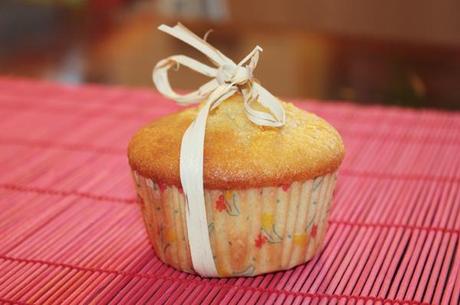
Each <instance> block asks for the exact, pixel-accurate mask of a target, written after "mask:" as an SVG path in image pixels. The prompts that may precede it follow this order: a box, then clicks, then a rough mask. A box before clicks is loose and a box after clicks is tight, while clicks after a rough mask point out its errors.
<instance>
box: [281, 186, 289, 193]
mask: <svg viewBox="0 0 460 305" xmlns="http://www.w3.org/2000/svg"><path fill="white" fill-rule="evenodd" d="M290 187H291V185H290V184H281V189H282V190H283V191H285V192H287V191H288V190H289V188H290Z"/></svg>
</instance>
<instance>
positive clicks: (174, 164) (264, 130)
mask: <svg viewBox="0 0 460 305" xmlns="http://www.w3.org/2000/svg"><path fill="white" fill-rule="evenodd" d="M282 104H283V107H284V109H285V112H286V124H285V125H284V126H283V127H280V128H277V127H263V126H258V125H256V124H254V123H252V122H251V121H250V120H249V119H248V118H247V116H246V114H245V113H244V107H243V98H242V96H241V95H239V94H236V95H234V96H232V97H231V98H229V99H227V100H226V101H224V102H223V103H222V104H221V105H220V106H219V107H217V108H216V109H214V110H212V111H211V112H210V114H209V117H208V120H207V124H206V136H205V144H204V186H205V188H207V189H243V188H250V187H264V186H279V185H286V184H290V183H292V182H294V181H304V180H308V179H312V178H315V177H317V176H321V175H325V174H328V173H331V172H333V171H335V170H336V169H337V168H338V167H339V165H340V163H341V162H342V159H343V156H344V146H343V142H342V139H341V137H340V135H339V134H338V132H337V131H336V130H335V129H334V128H333V127H332V126H331V125H330V124H328V123H327V122H326V121H325V120H323V119H321V118H320V117H318V116H316V115H314V114H312V113H308V112H306V111H303V110H301V109H299V108H297V107H295V106H294V105H293V104H291V103H285V102H282ZM198 110H199V107H195V108H189V109H186V110H184V111H180V112H177V113H174V114H171V115H168V116H165V117H162V118H160V119H158V120H156V121H154V122H152V123H150V124H149V125H147V126H145V127H144V128H142V129H140V130H139V131H138V132H137V133H136V134H135V135H134V137H133V138H132V139H131V141H130V143H129V146H128V157H129V163H130V165H131V168H132V169H133V170H135V171H137V172H138V173H139V174H140V175H142V176H144V177H148V178H152V179H153V180H154V181H158V182H162V183H166V184H173V185H176V186H179V185H180V176H179V153H180V145H181V141H182V136H183V134H184V132H185V130H186V129H187V127H188V126H189V125H190V123H191V122H192V121H193V119H194V118H195V116H196V115H197V114H198Z"/></svg>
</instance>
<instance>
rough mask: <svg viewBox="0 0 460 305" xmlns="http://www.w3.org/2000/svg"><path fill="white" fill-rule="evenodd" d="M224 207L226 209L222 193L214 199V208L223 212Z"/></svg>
mask: <svg viewBox="0 0 460 305" xmlns="http://www.w3.org/2000/svg"><path fill="white" fill-rule="evenodd" d="M226 209H227V205H226V204H225V198H224V195H220V196H219V198H217V201H216V210H218V211H219V212H223V211H225V210H226Z"/></svg>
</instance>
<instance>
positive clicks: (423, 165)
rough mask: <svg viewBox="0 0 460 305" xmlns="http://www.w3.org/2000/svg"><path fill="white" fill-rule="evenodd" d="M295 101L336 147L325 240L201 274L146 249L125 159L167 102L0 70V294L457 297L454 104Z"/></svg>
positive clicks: (424, 300) (375, 300)
mask: <svg viewBox="0 0 460 305" xmlns="http://www.w3.org/2000/svg"><path fill="white" fill-rule="evenodd" d="M298 105H299V106H300V107H302V108H305V109H308V110H310V111H312V112H316V113H317V114H319V115H321V116H323V117H324V118H326V119H327V120H329V121H330V122H331V123H332V124H333V125H334V126H336V128H337V129H338V130H339V131H340V132H341V134H342V135H343V137H344V140H345V144H346V148H347V155H346V158H345V161H344V164H343V166H342V170H341V172H340V175H339V180H338V186H337V190H336V199H335V202H334V208H333V210H332V215H331V217H330V228H329V231H328V233H327V239H326V244H325V246H324V250H323V252H322V253H321V254H320V255H318V256H316V257H315V258H314V259H313V260H312V261H310V262H309V263H307V264H304V265H302V266H299V267H297V268H294V269H292V270H289V271H286V272H278V273H273V274H268V275H264V276H258V277H255V278H234V279H222V280H217V279H212V280H209V279H201V278H199V277H197V276H192V275H188V274H185V273H181V272H177V271H175V270H174V269H172V268H169V267H167V266H165V265H164V264H162V263H161V262H160V261H159V260H158V259H157V258H156V257H155V255H154V254H153V250H152V249H151V247H150V245H149V243H148V241H147V238H146V234H145V232H144V228H143V223H142V222H141V218H140V213H139V211H138V207H137V205H136V204H135V202H136V199H135V193H134V190H133V185H132V182H131V178H130V176H129V171H128V164H127V158H126V153H125V151H126V146H127V141H128V139H129V138H130V136H131V135H132V134H133V133H134V131H135V130H136V129H137V128H139V127H140V126H142V125H143V124H145V123H146V122H148V121H149V120H152V119H154V118H157V117H159V116H162V115H164V114H167V113H170V112H172V111H175V110H177V109H179V107H178V106H176V105H175V104H174V103H172V102H168V101H166V100H165V99H164V98H162V97H160V96H158V95H157V94H156V93H154V92H153V90H147V89H145V90H144V89H143V90H128V89H123V88H104V87H100V86H84V87H67V86H58V85H54V84H50V83H43V82H33V81H28V80H21V79H8V78H0V117H1V119H0V145H1V150H0V169H1V172H0V173H1V174H0V194H1V195H0V211H1V212H0V302H3V303H5V304H63V303H65V304H172V303H174V304H310V303H311V304H326V303H327V304H459V294H460V249H459V248H460V247H459V233H460V216H459V215H460V114H459V113H447V112H435V111H427V110H423V111H420V110H419V111H415V110H408V109H401V108H385V107H362V106H357V105H353V104H347V103H333V102H330V103H319V102H315V101H305V102H302V103H298Z"/></svg>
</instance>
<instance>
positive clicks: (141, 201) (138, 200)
mask: <svg viewBox="0 0 460 305" xmlns="http://www.w3.org/2000/svg"><path fill="white" fill-rule="evenodd" d="M137 202H138V203H139V205H140V206H141V207H144V206H145V202H144V199H143V198H142V197H141V196H139V195H137Z"/></svg>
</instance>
